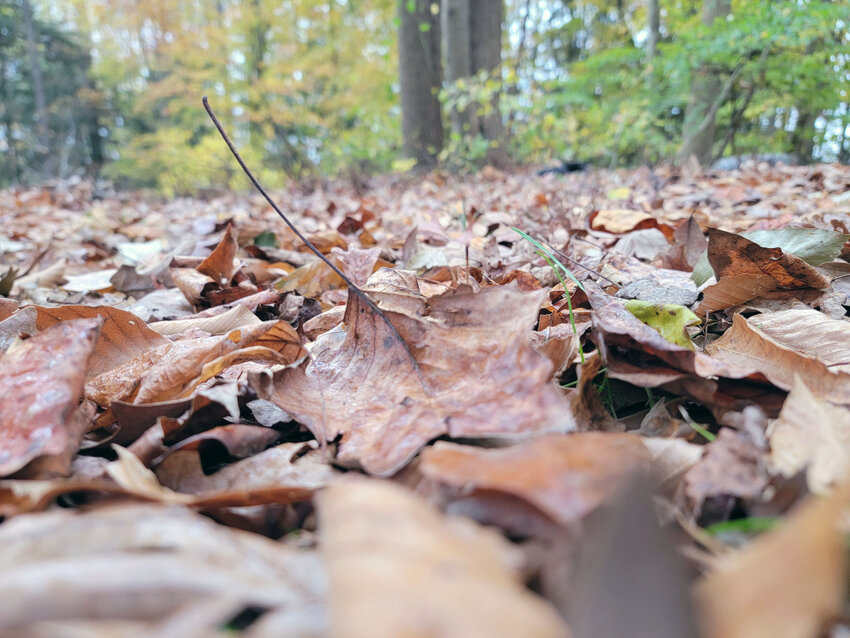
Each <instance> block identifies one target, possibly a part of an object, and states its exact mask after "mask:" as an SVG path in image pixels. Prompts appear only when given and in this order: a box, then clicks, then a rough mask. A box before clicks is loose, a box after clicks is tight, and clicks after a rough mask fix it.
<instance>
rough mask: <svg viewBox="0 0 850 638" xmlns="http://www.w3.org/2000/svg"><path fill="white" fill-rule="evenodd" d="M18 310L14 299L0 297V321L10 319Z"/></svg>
mask: <svg viewBox="0 0 850 638" xmlns="http://www.w3.org/2000/svg"><path fill="white" fill-rule="evenodd" d="M17 310H18V302H17V301H15V300H14V299H6V297H0V321H3V320H4V319H7V318H9V317H11V316H12V315H13V314H15V312H16V311H17Z"/></svg>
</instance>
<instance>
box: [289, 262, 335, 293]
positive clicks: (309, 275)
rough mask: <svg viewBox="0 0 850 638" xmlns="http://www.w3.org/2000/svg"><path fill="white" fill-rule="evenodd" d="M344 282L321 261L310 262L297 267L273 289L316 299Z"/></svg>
mask: <svg viewBox="0 0 850 638" xmlns="http://www.w3.org/2000/svg"><path fill="white" fill-rule="evenodd" d="M344 286H345V282H344V281H343V280H342V277H340V276H339V275H337V274H336V273H335V272H334V271H333V270H331V269H330V268H328V266H327V264H325V263H324V262H321V261H312V262H310V263H308V264H305V265H304V266H299V267H298V268H296V269H295V270H294V271H292V273H291V274H290V275H288V276H287V277H284V278H283V279H282V280H281V281H280V282H278V283H277V284H275V289H276V290H278V291H280V292H291V291H296V292H297V293H298V294H299V295H301V296H302V297H307V298H308V299H317V298H318V297H320V296H321V295H322V293H323V292H325V291H327V290H332V289H335V288H342V287H344Z"/></svg>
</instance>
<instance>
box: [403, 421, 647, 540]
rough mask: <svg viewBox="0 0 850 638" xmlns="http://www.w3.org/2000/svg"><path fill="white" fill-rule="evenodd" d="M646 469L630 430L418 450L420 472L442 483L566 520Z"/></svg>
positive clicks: (573, 519) (592, 506) (600, 501)
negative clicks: (501, 444) (506, 499)
mask: <svg viewBox="0 0 850 638" xmlns="http://www.w3.org/2000/svg"><path fill="white" fill-rule="evenodd" d="M641 470H643V471H648V470H649V455H648V454H647V451H646V448H645V447H644V445H643V443H642V442H641V439H640V437H638V436H636V435H633V434H607V433H605V434H603V433H599V432H585V433H580V434H566V435H561V434H550V435H547V436H542V437H540V438H538V439H533V440H531V441H527V442H524V443H519V444H517V445H512V446H510V447H506V448H493V449H487V448H478V447H472V446H469V445H458V444H455V443H446V442H442V441H438V442H437V443H436V444H435V445H433V446H432V447H428V448H426V449H425V450H424V451H423V452H422V461H421V463H420V465H419V471H420V472H422V474H423V475H424V476H425V477H427V478H429V479H431V480H433V481H436V482H438V483H440V484H443V485H449V486H452V487H455V488H459V489H462V490H463V491H464V493H467V492H468V490H476V491H478V490H482V491H484V492H485V493H486V492H502V493H505V494H510V495H512V496H516V497H518V498H521V499H523V500H525V501H527V502H529V503H531V504H532V505H534V506H535V507H537V508H538V509H540V510H541V511H542V512H544V513H545V514H546V515H548V516H549V517H550V518H551V519H552V520H554V521H556V522H558V523H560V524H562V525H569V524H570V523H574V522H576V521H578V520H580V519H581V518H583V517H584V516H586V515H587V514H588V513H590V512H591V511H593V510H594V509H596V508H597V507H599V506H600V505H603V504H605V503H606V502H607V501H608V500H609V499H610V498H611V497H612V496H613V495H614V494H615V493H616V492H617V490H618V489H620V488H621V487H622V484H623V480H624V479H625V478H626V477H628V476H631V475H633V474H634V473H635V472H638V471H641Z"/></svg>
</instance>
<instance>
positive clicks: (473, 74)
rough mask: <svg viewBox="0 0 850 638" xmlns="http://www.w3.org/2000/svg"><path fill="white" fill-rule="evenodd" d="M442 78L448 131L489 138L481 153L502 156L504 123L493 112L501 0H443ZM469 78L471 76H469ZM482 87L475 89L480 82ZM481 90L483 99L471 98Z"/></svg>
mask: <svg viewBox="0 0 850 638" xmlns="http://www.w3.org/2000/svg"><path fill="white" fill-rule="evenodd" d="M442 13H443V17H442V25H443V33H444V37H445V44H446V47H445V48H446V79H447V81H448V83H449V85H450V86H451V87H452V89H451V90H450V93H452V92H453V93H454V94H455V95H457V96H462V99H457V98H456V99H453V100H450V105H451V112H450V120H451V125H452V134H453V136H454V137H455V138H456V139H457V138H469V139H474V138H481V139H483V140H486V141H487V142H489V148H488V150H487V153H486V159H487V160H488V161H490V162H491V163H494V164H503V163H505V161H506V158H507V156H506V154H505V149H504V140H503V138H504V134H505V130H504V125H503V123H502V116H501V113H500V112H499V99H500V92H501V88H502V82H501V78H500V76H499V71H500V69H501V64H502V23H503V21H504V13H505V7H504V0H443V12H442ZM472 78H474V80H472ZM482 84H483V90H475V89H476V88H479V89H480V87H481V85H482ZM479 95H480V96H481V97H482V98H483V99H478V100H476V99H472V98H473V97H478V96H479Z"/></svg>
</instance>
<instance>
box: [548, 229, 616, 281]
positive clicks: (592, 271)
mask: <svg viewBox="0 0 850 638" xmlns="http://www.w3.org/2000/svg"><path fill="white" fill-rule="evenodd" d="M542 241H543V243H544V244H546V247H547V248H549V250H551V251H552V252H553V253H555V254H556V255H558V257H560V258H562V259H566V260H567V261H568V262H570V263H571V264H573V265H574V266H578V267H579V268H584V269H585V270H586V271H587V272H589V273H591V274H593V275H596V276H597V277H602V279H604V280H605V281H608V282H610V283H612V284H613V285H615V286H619V284H618V283H617V282H616V281H614V280H613V279H608V277H606V276H605V275H603V274H602V273H599V272H596V271H595V270H593V268H588V267H587V266H585V265H584V264H582V263H581V262H578V261H576V260H575V259H573V258H572V257H570V256H568V255H565V254H564V253H563V251H560V250H558V249H557V248H555V247H554V246H553V245H552V244H550V243H549V242H548V241H546V240H545V239H543V240H542Z"/></svg>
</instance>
